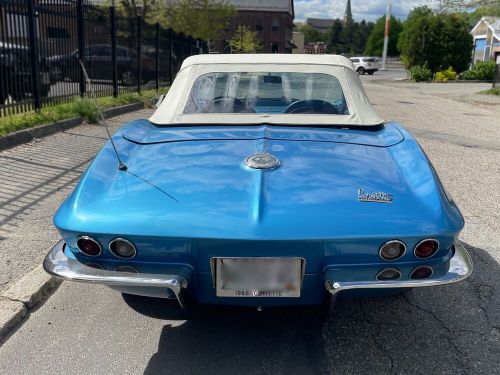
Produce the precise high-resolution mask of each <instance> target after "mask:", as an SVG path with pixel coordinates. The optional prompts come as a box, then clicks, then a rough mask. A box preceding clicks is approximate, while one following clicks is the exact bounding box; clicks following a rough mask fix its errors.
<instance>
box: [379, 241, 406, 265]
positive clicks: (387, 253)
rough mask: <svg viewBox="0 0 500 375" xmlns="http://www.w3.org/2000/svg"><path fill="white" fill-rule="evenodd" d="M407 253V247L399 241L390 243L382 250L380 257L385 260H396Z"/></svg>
mask: <svg viewBox="0 0 500 375" xmlns="http://www.w3.org/2000/svg"><path fill="white" fill-rule="evenodd" d="M405 251H406V245H405V244H404V243H403V242H401V241H398V240H392V241H388V242H386V243H385V244H383V245H382V247H381V248H380V252H379V254H380V257H381V258H382V259H384V260H396V259H399V258H401V257H402V256H403V255H404V253H405Z"/></svg>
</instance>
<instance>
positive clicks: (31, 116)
mask: <svg viewBox="0 0 500 375" xmlns="http://www.w3.org/2000/svg"><path fill="white" fill-rule="evenodd" d="M167 91H168V88H164V89H160V90H159V91H156V90H143V91H141V93H140V94H138V93H125V94H120V95H118V97H116V98H114V97H112V96H109V97H102V98H97V103H96V101H95V100H93V99H89V98H87V97H83V98H81V97H79V96H75V98H74V99H73V100H72V101H71V102H68V103H64V104H57V105H53V106H48V107H44V108H42V109H41V110H40V111H39V112H28V113H21V114H15V115H11V116H7V117H1V118H0V137H2V136H5V135H7V134H9V133H13V132H15V131H18V130H21V129H26V128H31V127H34V126H38V125H44V124H50V123H53V122H57V121H62V120H67V119H70V118H74V117H83V118H84V120H85V121H87V122H89V123H95V122H97V119H98V117H99V114H98V110H97V106H99V107H100V108H101V109H108V108H113V107H118V106H121V105H126V104H132V103H138V102H144V101H148V100H151V99H153V98H154V97H155V96H157V95H158V94H163V93H166V92H167Z"/></svg>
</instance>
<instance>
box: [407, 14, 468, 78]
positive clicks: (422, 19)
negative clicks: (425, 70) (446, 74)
mask: <svg viewBox="0 0 500 375" xmlns="http://www.w3.org/2000/svg"><path fill="white" fill-rule="evenodd" d="M398 48H399V50H400V51H401V57H402V61H403V62H404V64H405V65H406V68H407V69H409V68H411V67H413V66H417V65H420V66H424V65H426V66H427V67H429V69H431V70H432V71H433V72H437V71H439V70H444V69H447V68H448V67H450V66H451V67H453V68H454V69H455V70H456V71H457V72H461V71H464V70H466V69H467V68H468V66H469V64H470V59H471V51H472V37H471V35H470V33H469V28H468V26H467V22H466V21H465V19H464V17H462V16H461V15H459V14H438V15H437V14H434V13H433V12H432V10H431V9H429V8H428V7H417V8H415V9H413V10H412V11H411V12H410V14H409V15H408V19H407V20H406V22H405V24H404V26H403V31H402V32H401V34H400V37H399V41H398Z"/></svg>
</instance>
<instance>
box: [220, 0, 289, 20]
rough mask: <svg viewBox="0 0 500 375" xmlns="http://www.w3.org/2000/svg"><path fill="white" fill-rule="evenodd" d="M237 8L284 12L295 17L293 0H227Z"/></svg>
mask: <svg viewBox="0 0 500 375" xmlns="http://www.w3.org/2000/svg"><path fill="white" fill-rule="evenodd" d="M227 2H228V3H230V4H232V5H234V7H235V8H236V9H237V10H253V11H262V12H286V13H289V14H290V15H291V16H292V17H295V12H294V5H293V0H228V1H227Z"/></svg>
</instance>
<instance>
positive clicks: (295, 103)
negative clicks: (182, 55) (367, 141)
mask: <svg viewBox="0 0 500 375" xmlns="http://www.w3.org/2000/svg"><path fill="white" fill-rule="evenodd" d="M184 113H185V114H198V113H250V114H251V113H260V114H262V113H264V114H266V113H269V114H279V113H284V114H305V113H308V114H332V115H347V114H349V112H348V110H347V105H346V101H345V97H344V93H343V91H342V87H341V85H340V82H339V81H338V79H337V78H336V77H334V76H332V75H329V74H322V73H296V72H279V73H276V72H234V73H233V72H230V73H228V72H224V73H208V74H203V75H201V76H200V77H198V78H197V79H196V80H195V82H194V84H193V86H192V88H191V92H190V94H189V98H188V101H187V104H186V107H185V108H184Z"/></svg>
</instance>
